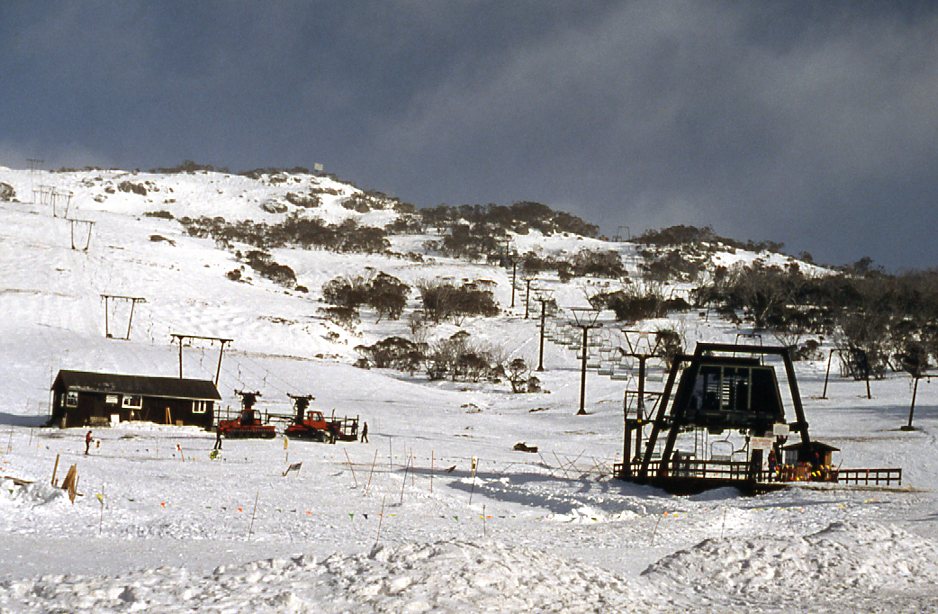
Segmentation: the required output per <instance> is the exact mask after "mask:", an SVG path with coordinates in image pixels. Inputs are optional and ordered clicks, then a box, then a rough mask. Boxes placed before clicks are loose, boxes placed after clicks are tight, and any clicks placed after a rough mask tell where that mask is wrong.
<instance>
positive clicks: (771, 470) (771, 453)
mask: <svg viewBox="0 0 938 614" xmlns="http://www.w3.org/2000/svg"><path fill="white" fill-rule="evenodd" d="M777 466H778V459H777V458H776V457H775V449H774V448H773V449H771V450H769V479H770V480H774V479H775V468H776V467H777Z"/></svg>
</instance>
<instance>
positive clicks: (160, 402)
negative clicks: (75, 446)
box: [51, 370, 221, 429]
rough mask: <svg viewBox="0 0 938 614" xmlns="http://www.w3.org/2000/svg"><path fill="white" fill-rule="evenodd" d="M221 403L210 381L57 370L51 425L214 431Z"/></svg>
mask: <svg viewBox="0 0 938 614" xmlns="http://www.w3.org/2000/svg"><path fill="white" fill-rule="evenodd" d="M220 400H221V395H219V394H218V389H217V388H216V387H215V384H214V383H212V382H211V381H208V380H197V379H180V378H176V377H150V376H146V375H119V374H114V373H92V372H88V371H66V370H63V371H59V374H58V375H57V376H56V378H55V382H54V383H53V384H52V402H51V406H52V418H51V422H52V424H56V425H59V426H63V427H66V426H102V425H106V424H111V423H113V422H114V421H126V420H144V421H149V422H156V423H159V424H176V425H193V426H200V427H202V428H206V429H209V428H212V424H213V421H214V419H215V406H216V403H218V402H219V401H220Z"/></svg>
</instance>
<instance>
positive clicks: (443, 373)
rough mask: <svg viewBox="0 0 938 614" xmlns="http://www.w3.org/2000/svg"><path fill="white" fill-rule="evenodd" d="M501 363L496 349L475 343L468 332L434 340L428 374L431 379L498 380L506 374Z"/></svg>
mask: <svg viewBox="0 0 938 614" xmlns="http://www.w3.org/2000/svg"><path fill="white" fill-rule="evenodd" d="M500 364H501V361H500V360H499V359H498V357H497V356H496V354H495V351H494V350H492V349H491V348H488V347H485V346H481V345H476V344H473V343H471V342H470V341H469V333H467V332H465V331H459V332H457V333H455V334H453V335H452V336H451V337H449V338H448V339H443V340H441V341H438V342H436V343H434V344H433V345H432V346H431V347H430V349H429V351H428V352H427V356H426V371H427V376H428V377H429V378H430V379H431V380H439V379H444V378H446V377H449V378H450V379H451V380H452V381H454V382H455V381H472V382H478V381H480V380H481V379H488V380H490V381H496V380H497V379H498V376H499V375H500V374H502V373H503V369H501V368H500Z"/></svg>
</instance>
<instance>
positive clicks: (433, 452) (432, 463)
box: [430, 450, 436, 493]
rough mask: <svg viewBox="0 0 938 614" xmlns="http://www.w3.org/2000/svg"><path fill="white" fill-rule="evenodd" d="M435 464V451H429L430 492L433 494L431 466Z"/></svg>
mask: <svg viewBox="0 0 938 614" xmlns="http://www.w3.org/2000/svg"><path fill="white" fill-rule="evenodd" d="M435 463H436V451H435V450H430V492H431V493H432V492H433V466H434V464H435Z"/></svg>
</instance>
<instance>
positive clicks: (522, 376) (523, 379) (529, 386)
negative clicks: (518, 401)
mask: <svg viewBox="0 0 938 614" xmlns="http://www.w3.org/2000/svg"><path fill="white" fill-rule="evenodd" d="M504 372H505V378H506V379H507V380H508V383H509V384H511V391H512V392H514V393H516V394H517V393H522V392H540V390H541V380H539V379H538V378H536V377H534V376H533V375H531V368H530V367H528V364H527V363H526V362H525V361H524V359H523V358H515V359H514V360H512V361H511V362H509V363H508V367H507V368H506V369H504Z"/></svg>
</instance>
